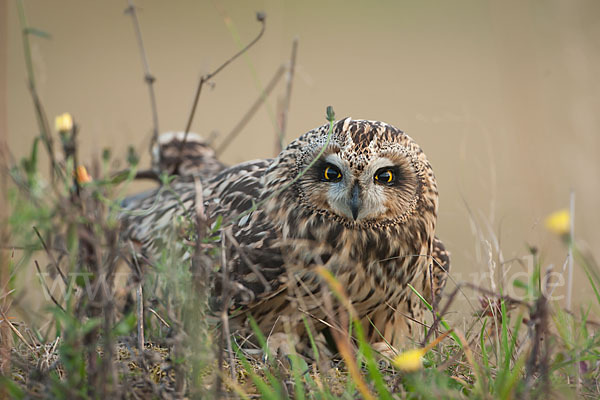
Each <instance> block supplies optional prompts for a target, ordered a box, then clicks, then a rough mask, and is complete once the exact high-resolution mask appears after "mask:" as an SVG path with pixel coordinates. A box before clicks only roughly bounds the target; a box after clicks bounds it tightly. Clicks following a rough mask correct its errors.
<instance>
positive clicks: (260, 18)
mask: <svg viewBox="0 0 600 400" xmlns="http://www.w3.org/2000/svg"><path fill="white" fill-rule="evenodd" d="M265 18H266V16H265V14H264V13H262V12H258V13H256V20H257V21H258V22H260V23H261V28H260V32H258V35H257V36H256V37H255V38H254V40H252V41H251V42H250V43H248V44H247V45H246V47H244V48H243V49H241V50H240V51H238V52H237V53H236V54H234V55H233V56H232V57H231V58H229V59H228V60H227V61H225V62H224V63H223V64H221V66H219V67H218V68H217V69H216V70H214V71H213V72H211V73H210V74H208V75H203V76H202V77H200V81H199V82H198V86H197V87H196V95H195V96H194V103H193V105H192V110H191V111H190V116H189V117H188V121H187V124H186V126H185V134H184V135H183V140H182V141H181V144H180V145H179V159H180V161H181V153H182V152H183V147H184V146H185V142H186V141H187V137H188V133H189V132H190V129H191V127H192V122H193V121H194V115H195V114H196V108H197V107H198V100H199V99H200V93H201V92H202V86H204V84H205V83H206V82H208V81H209V80H211V79H212V78H214V77H215V76H216V75H217V74H218V73H219V72H221V71H222V70H223V69H224V68H225V67H226V66H228V65H229V64H230V63H231V62H232V61H234V60H235V59H236V58H238V57H239V56H241V55H242V54H244V53H245V52H246V51H248V49H250V47H252V46H253V45H254V44H255V43H256V42H258V41H259V40H260V38H261V37H262V35H263V34H264V33H265V28H266V23H265ZM178 166H179V165H176V168H175V170H177V167H178Z"/></svg>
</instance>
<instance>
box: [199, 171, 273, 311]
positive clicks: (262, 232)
mask: <svg viewBox="0 0 600 400" xmlns="http://www.w3.org/2000/svg"><path fill="white" fill-rule="evenodd" d="M271 162H272V160H255V161H250V162H246V163H243V164H239V165H237V166H235V167H232V168H228V169H226V170H224V171H223V172H222V173H220V174H219V175H217V176H216V177H215V178H213V179H212V180H211V181H210V182H209V183H208V185H207V187H206V188H205V190H204V193H205V204H206V212H207V215H209V217H210V218H211V219H215V218H217V216H221V217H222V229H221V237H222V240H224V241H225V243H226V246H225V248H226V249H227V254H226V259H227V268H228V275H229V278H230V280H231V282H233V283H234V285H235V288H236V292H235V294H234V297H233V299H234V301H233V304H232V305H231V306H232V308H238V307H240V306H243V307H248V306H251V305H253V304H256V303H257V302H260V301H261V300H264V299H267V298H269V297H270V296H271V295H273V294H275V293H278V292H279V291H280V290H282V289H283V287H282V281H281V278H282V277H283V276H284V274H285V262H284V259H283V255H282V247H281V245H282V242H281V234H280V233H279V232H278V231H277V229H276V228H275V227H274V225H273V224H272V223H271V221H270V219H269V218H268V217H267V216H266V215H265V212H264V210H263V208H262V207H260V203H261V201H263V200H264V199H266V198H267V197H268V196H269V191H268V190H265V187H264V184H263V175H264V173H265V171H266V170H267V168H268V167H269V166H270V164H271ZM216 289H217V291H218V290H219V289H220V288H219V286H218V285H217V287H216Z"/></svg>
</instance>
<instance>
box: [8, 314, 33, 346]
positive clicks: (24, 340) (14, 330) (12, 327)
mask: <svg viewBox="0 0 600 400" xmlns="http://www.w3.org/2000/svg"><path fill="white" fill-rule="evenodd" d="M0 314H2V318H3V319H4V322H6V323H7V324H8V326H9V327H10V329H11V330H12V331H13V332H14V333H15V335H17V337H18V338H19V339H21V341H22V342H23V343H25V345H26V346H27V348H28V349H29V351H31V352H33V351H34V349H33V347H32V346H31V345H30V344H29V342H27V339H25V338H24V337H23V335H22V334H21V332H19V330H18V329H17V328H15V326H14V325H13V323H12V322H10V320H9V319H8V317H7V316H6V314H4V311H3V310H2V309H1V308H0Z"/></svg>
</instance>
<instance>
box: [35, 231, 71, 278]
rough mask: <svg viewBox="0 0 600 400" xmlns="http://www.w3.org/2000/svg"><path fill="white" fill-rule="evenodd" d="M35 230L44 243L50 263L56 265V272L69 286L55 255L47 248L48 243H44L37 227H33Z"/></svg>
mask: <svg viewBox="0 0 600 400" xmlns="http://www.w3.org/2000/svg"><path fill="white" fill-rule="evenodd" d="M33 230H34V231H35V234H36V235H37V237H38V238H39V239H40V242H42V246H44V250H46V254H48V257H50V261H51V262H52V264H54V267H56V270H57V271H58V274H59V275H60V277H61V278H62V280H63V282H64V283H65V285H68V283H67V277H66V276H65V274H63V272H62V270H61V269H60V266H59V265H58V261H56V258H54V255H53V254H52V252H51V251H50V249H49V248H48V246H46V242H45V241H44V238H42V235H40V231H38V229H37V228H36V227H35V226H34V227H33Z"/></svg>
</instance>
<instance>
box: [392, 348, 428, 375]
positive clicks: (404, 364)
mask: <svg viewBox="0 0 600 400" xmlns="http://www.w3.org/2000/svg"><path fill="white" fill-rule="evenodd" d="M425 352H426V350H425V349H413V350H408V351H405V352H403V353H400V354H398V355H397V356H396V357H394V360H393V363H394V365H395V366H396V367H398V368H399V369H401V370H402V371H405V372H415V371H418V370H420V369H421V368H423V356H424V355H425Z"/></svg>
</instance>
